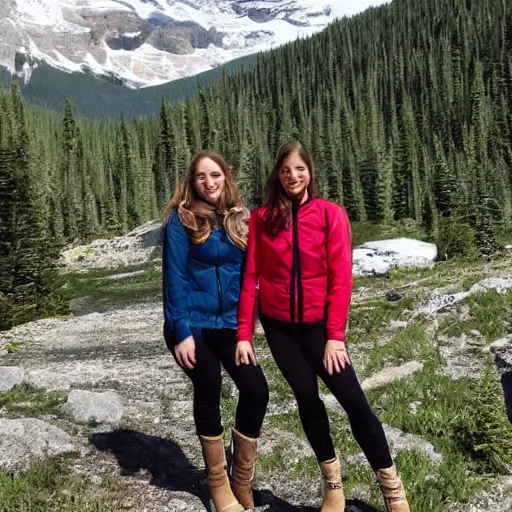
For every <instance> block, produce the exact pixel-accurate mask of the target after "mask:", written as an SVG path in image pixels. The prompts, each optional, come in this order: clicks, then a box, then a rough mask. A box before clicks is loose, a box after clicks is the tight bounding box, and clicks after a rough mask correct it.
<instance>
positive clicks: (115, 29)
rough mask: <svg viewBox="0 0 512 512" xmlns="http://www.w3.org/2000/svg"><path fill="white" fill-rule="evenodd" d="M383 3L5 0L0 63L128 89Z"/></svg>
mask: <svg viewBox="0 0 512 512" xmlns="http://www.w3.org/2000/svg"><path fill="white" fill-rule="evenodd" d="M384 2H385V0H316V1H315V0H257V1H247V0H237V1H233V0H181V1H175V0H0V34H1V35H0V65H2V66H5V67H7V68H8V69H9V70H10V71H11V72H18V73H19V74H20V75H23V76H24V77H25V79H27V77H29V76H30V73H31V69H32V66H33V65H37V61H44V62H46V63H48V64H49V65H51V66H54V67H56V68H59V69H61V70H64V71H91V72H93V73H96V74H109V75H112V76H115V77H118V78H120V79H121V80H123V81H124V82H125V83H126V84H127V85H130V86H131V87H144V86H150V85H156V84H160V83H164V82H168V81H170V80H175V79H178V78H182V77H185V76H190V75H194V74H197V73H200V72H202V71H206V70H208V69H212V68H213V67H216V66H218V65H221V64H223V63H225V62H228V61H230V60H232V59H235V58H237V57H242V56H244V55H248V54H251V53H256V52H260V51H265V50H268V49H271V48H275V47H276V46H279V45H282V44H284V43H287V42H289V41H292V40H294V39H297V38H299V37H304V36H309V35H311V34H313V33H315V32H318V31H319V30H322V29H323V28H325V27H326V26H327V25H328V24H329V23H330V22H332V21H333V20H334V19H335V18H337V17H342V16H345V15H352V14H355V13H357V12H360V11H362V10H364V9H366V8H367V7H369V6H370V5H379V4H381V3H384Z"/></svg>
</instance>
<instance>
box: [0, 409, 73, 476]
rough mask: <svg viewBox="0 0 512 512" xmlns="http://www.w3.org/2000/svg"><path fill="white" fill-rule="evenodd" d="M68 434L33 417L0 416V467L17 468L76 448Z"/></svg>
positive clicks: (25, 467)
mask: <svg viewBox="0 0 512 512" xmlns="http://www.w3.org/2000/svg"><path fill="white" fill-rule="evenodd" d="M76 451H77V449H76V447H75V445H74V444H73V442H72V439H71V437H70V436H69V435H68V434H67V433H66V432H64V431H63V430H61V429H60V428H58V427H55V426H54V425H51V424H49V423H46V422H45V421H42V420H39V419H35V418H22V419H3V418H0V467H2V468H3V469H5V470H6V471H20V470H23V469H27V468H29V467H30V466H31V465H32V464H34V463H35V462H38V461H40V460H42V459H44V458H46V457H53V456H56V455H59V454H61V453H68V452H76Z"/></svg>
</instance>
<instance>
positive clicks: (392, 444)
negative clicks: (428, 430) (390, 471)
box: [346, 424, 443, 465]
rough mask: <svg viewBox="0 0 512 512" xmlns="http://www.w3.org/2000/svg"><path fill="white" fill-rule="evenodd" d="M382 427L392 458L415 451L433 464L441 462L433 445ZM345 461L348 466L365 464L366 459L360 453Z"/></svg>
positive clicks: (393, 429)
mask: <svg viewBox="0 0 512 512" xmlns="http://www.w3.org/2000/svg"><path fill="white" fill-rule="evenodd" d="M382 426H383V427H384V432H385V433H386V438H387V440H388V443H389V449H390V450H391V455H392V456H393V458H394V457H396V455H397V453H399V452H403V451H415V452H417V453H419V454H420V455H423V457H426V458H427V459H429V460H430V461H432V462H433V463H434V464H439V463H441V461H442V460H443V456H442V454H441V453H439V452H436V449H435V447H434V445H433V444H432V443H429V442H428V441H426V440H425V439H423V438H422V437H420V436H415V435H413V434H408V433H406V432H404V431H402V430H400V429H399V428H395V427H391V426H389V425H386V424H383V425H382ZM346 460H347V462H348V463H349V464H354V465H363V464H366V457H365V456H364V454H363V453H362V452H361V453H357V454H355V455H348V456H347V457H346Z"/></svg>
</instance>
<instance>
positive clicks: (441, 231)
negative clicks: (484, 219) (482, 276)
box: [436, 217, 478, 259]
mask: <svg viewBox="0 0 512 512" xmlns="http://www.w3.org/2000/svg"><path fill="white" fill-rule="evenodd" d="M436 243H437V247H438V251H439V258H440V259H448V258H467V259H473V258H476V257H477V256H478V249H477V246H476V241H475V232H474V231H473V229H472V228H471V227H470V226H469V224H466V223H465V222H462V221H460V220H458V219H456V218H453V217H447V218H444V219H441V220H440V221H439V228H438V236H437V240H436Z"/></svg>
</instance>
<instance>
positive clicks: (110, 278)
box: [97, 270, 144, 281]
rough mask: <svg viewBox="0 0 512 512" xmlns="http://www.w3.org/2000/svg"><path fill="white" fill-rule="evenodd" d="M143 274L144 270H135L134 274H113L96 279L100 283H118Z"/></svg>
mask: <svg viewBox="0 0 512 512" xmlns="http://www.w3.org/2000/svg"><path fill="white" fill-rule="evenodd" d="M142 274H144V270H135V271H134V272H123V273H122V274H113V275H111V276H105V277H98V278H97V279H99V280H100V281H119V280H120V279H126V278H127V277H135V276H140V275H142Z"/></svg>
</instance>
